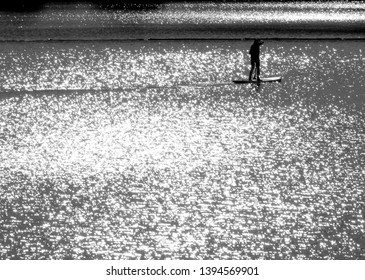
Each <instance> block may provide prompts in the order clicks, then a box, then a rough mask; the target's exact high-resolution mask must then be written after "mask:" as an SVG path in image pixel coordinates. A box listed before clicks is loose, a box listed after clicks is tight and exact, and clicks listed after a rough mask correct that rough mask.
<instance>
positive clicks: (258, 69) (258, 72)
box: [256, 60, 260, 81]
mask: <svg viewBox="0 0 365 280" xmlns="http://www.w3.org/2000/svg"><path fill="white" fill-rule="evenodd" d="M256 79H257V80H258V81H259V80H260V60H258V61H256Z"/></svg>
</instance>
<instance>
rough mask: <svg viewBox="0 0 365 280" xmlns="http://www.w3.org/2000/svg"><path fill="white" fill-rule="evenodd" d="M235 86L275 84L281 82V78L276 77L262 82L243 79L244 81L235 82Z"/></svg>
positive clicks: (263, 79)
mask: <svg viewBox="0 0 365 280" xmlns="http://www.w3.org/2000/svg"><path fill="white" fill-rule="evenodd" d="M233 82H234V83H235V84H259V83H273V82H278V83H280V82H281V76H275V77H266V78H261V81H257V80H251V81H250V80H249V79H247V78H246V79H242V80H233Z"/></svg>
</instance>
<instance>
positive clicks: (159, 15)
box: [0, 1, 365, 41]
mask: <svg viewBox="0 0 365 280" xmlns="http://www.w3.org/2000/svg"><path fill="white" fill-rule="evenodd" d="M364 11H365V4H364V3H362V2H360V1H359V2H354V1H351V2H339V1H324V2H317V1H311V2H302V1H301V2H299V3H298V2H286V3H280V2H265V1H261V2H259V3H252V2H251V3H242V2H241V3H239V2H238V3H237V2H236V3H231V2H226V3H224V2H214V1H213V2H206V1H204V2H201V3H199V2H195V3H174V2H172V3H165V4H160V5H156V6H155V7H154V8H153V9H152V8H150V9H132V10H120V9H99V8H98V6H95V5H92V4H72V5H65V4H62V5H61V4H52V5H51V4H48V5H46V6H45V7H44V8H43V9H42V10H40V11H36V12H33V13H26V14H19V13H11V14H7V13H0V21H1V25H0V41H17V40H18V41H30V40H37V41H42V40H80V39H81V40H95V39H99V40H100V39H101V40H105V39H112V40H115V39H148V38H170V39H171V38H236V39H237V38H238V39H239V38H251V37H258V36H260V37H263V38H273V37H274V38H308V37H311V38H323V37H327V38H349V37H350V38H354V37H356V38H365V30H364V25H365V13H364Z"/></svg>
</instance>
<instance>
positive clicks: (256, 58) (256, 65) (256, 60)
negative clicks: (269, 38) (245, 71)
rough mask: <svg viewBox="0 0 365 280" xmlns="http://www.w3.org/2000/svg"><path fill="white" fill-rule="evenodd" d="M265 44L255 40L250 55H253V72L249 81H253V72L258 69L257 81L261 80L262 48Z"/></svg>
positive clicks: (251, 71)
mask: <svg viewBox="0 0 365 280" xmlns="http://www.w3.org/2000/svg"><path fill="white" fill-rule="evenodd" d="M263 43H264V42H263V41H261V40H258V39H255V40H254V42H253V44H252V46H251V48H250V55H251V70H250V75H249V76H248V79H249V80H250V81H251V80H252V74H253V71H254V70H255V69H256V75H255V76H256V79H257V81H261V80H260V46H261V45H262V44H263Z"/></svg>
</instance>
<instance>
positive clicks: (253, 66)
mask: <svg viewBox="0 0 365 280" xmlns="http://www.w3.org/2000/svg"><path fill="white" fill-rule="evenodd" d="M254 70H255V62H254V61H252V60H251V70H250V75H249V76H248V80H249V81H251V80H252V74H253V71H254Z"/></svg>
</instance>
